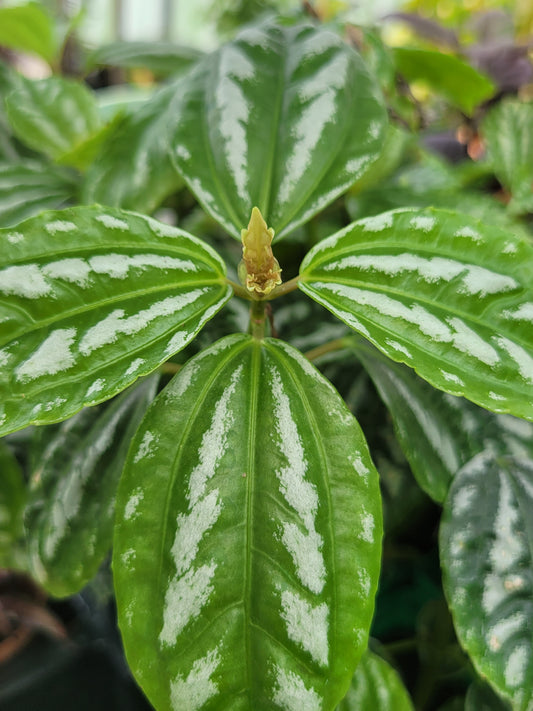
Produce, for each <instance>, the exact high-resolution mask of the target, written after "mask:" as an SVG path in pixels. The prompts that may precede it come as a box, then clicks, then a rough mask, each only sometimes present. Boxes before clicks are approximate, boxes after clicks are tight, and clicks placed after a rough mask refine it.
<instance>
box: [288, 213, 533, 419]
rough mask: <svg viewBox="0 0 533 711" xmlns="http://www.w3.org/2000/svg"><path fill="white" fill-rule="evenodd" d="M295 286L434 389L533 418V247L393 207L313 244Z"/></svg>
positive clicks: (452, 218) (445, 217)
mask: <svg viewBox="0 0 533 711" xmlns="http://www.w3.org/2000/svg"><path fill="white" fill-rule="evenodd" d="M299 285H300V288H301V289H302V290H303V291H304V292H305V293H306V294H308V295H309V296H311V297H312V298H313V299H315V300H316V301H318V302H319V303H321V304H322V305H323V306H325V307H326V308H328V309H329V310H330V311H332V312H333V313H334V314H335V315H336V316H338V317H339V318H340V319H342V320H343V321H344V322H345V323H347V324H348V325H349V326H351V327H352V328H353V329H355V330H356V331H358V332H359V333H360V334H361V335H363V336H365V337H366V338H367V339H368V340H370V341H371V342H372V343H373V344H374V345H376V346H377V347H378V348H379V349H380V350H381V351H382V352H383V353H385V355H387V356H389V357H390V358H392V359H393V360H395V361H398V362H403V363H406V364H407V365H409V366H411V367H412V368H414V369H415V370H416V371H417V372H418V374H419V375H420V376H422V377H423V378H424V379H426V380H427V381H428V382H430V383H431V384H432V385H434V386H436V387H437V388H440V389H441V390H445V391H447V392H450V393H452V394H454V395H464V396H465V397H467V398H469V399H470V400H473V401H474V402H476V403H477V404H479V405H481V406H482V407H486V408H487V409H490V410H493V411H495V412H506V413H511V414H514V415H516V416H518V417H524V418H527V419H533V328H532V324H533V288H532V285H533V247H532V246H531V244H530V242H529V241H527V240H525V239H521V238H519V237H516V236H514V235H512V234H511V233H508V232H504V231H502V230H499V229H497V228H494V227H491V226H488V225H484V224H482V223H480V222H478V221H477V220H474V219H472V218H469V217H468V216H466V215H461V214H459V213H453V212H448V211H444V210H431V209H430V210H399V211H396V212H389V213H384V214H382V215H377V216H375V217H370V218H367V219H365V220H360V221H358V222H355V223H353V224H351V225H349V226H348V227H346V228H345V229H344V230H341V231H340V232H338V233H337V234H335V235H333V236H332V237H330V238H328V239H326V240H324V241H322V242H321V243H319V244H318V245H317V246H316V247H315V248H314V249H312V250H311V252H309V253H308V254H307V256H306V257H305V259H304V261H303V262H302V266H301V281H300V282H299Z"/></svg>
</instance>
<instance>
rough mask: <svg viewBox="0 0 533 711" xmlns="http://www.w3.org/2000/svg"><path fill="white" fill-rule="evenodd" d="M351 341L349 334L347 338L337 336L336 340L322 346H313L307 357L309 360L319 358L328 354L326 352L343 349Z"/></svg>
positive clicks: (306, 354)
mask: <svg viewBox="0 0 533 711" xmlns="http://www.w3.org/2000/svg"><path fill="white" fill-rule="evenodd" d="M349 342H350V340H349V336H348V337H345V338H336V339H335V340H334V341H329V343H324V344H323V345H321V346H317V347H316V348H312V349H311V350H310V351H307V353H305V357H306V358H307V359H308V360H317V359H318V358H320V357H321V356H323V355H326V353H333V352H335V351H342V349H343V348H346V347H347V346H348V344H349Z"/></svg>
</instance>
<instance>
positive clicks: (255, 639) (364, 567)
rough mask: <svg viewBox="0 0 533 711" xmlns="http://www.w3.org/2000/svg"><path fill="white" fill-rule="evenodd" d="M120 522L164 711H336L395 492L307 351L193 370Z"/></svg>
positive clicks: (126, 567)
mask: <svg viewBox="0 0 533 711" xmlns="http://www.w3.org/2000/svg"><path fill="white" fill-rule="evenodd" d="M116 522H117V523H116V534H115V541H114V553H113V556H114V557H113V569H114V578H115V589H116V595H117V604H118V610H119V623H120V627H121V630H122V635H123V639H124V644H125V649H126V655H127V658H128V661H129V663H130V666H131V668H132V669H133V671H134V673H135V675H136V677H137V679H138V681H139V683H140V684H141V686H142V687H143V689H144V690H145V692H146V694H147V695H148V697H149V699H150V700H151V702H152V703H153V704H154V706H155V707H156V708H157V709H158V711H170V710H172V711H182V709H195V711H199V710H200V709H220V710H222V709H229V708H239V709H242V710H243V711H244V710H245V709H249V710H250V711H252V710H253V711H267V709H268V710H269V711H271V710H272V709H283V711H302V709H306V711H319V710H320V711H322V710H324V711H325V710H326V709H328V710H331V709H334V708H335V705H336V704H337V703H338V702H339V701H340V699H341V698H342V697H343V696H344V694H345V693H346V691H347V689H348V686H349V683H350V680H351V677H352V674H353V670H354V667H355V665H356V662H357V661H358V659H359V657H360V656H361V654H362V652H363V650H364V649H365V646H366V642H367V635H368V628H369V624H370V620H371V617H372V610H373V598H374V593H375V590H376V585H377V578H378V570H379V559H380V546H381V525H382V524H381V508H380V497H379V487H378V481H377V473H376V471H375V469H374V467H373V465H372V462H371V460H370V456H369V453H368V450H367V447H366V443H365V441H364V438H363V436H362V433H361V431H360V429H359V427H358V425H357V423H356V421H355V420H354V418H353V416H352V415H351V414H350V412H349V411H348V409H347V407H346V405H345V404H344V402H343V401H342V400H341V398H340V396H339V395H338V393H337V392H336V391H335V390H334V389H333V387H332V386H331V385H330V384H329V383H328V381H326V380H324V378H323V377H322V376H321V375H320V374H319V373H318V371H316V370H315V369H314V368H313V367H312V366H311V365H310V364H309V362H308V361H307V360H306V359H305V358H304V357H303V356H302V355H301V354H300V353H299V352H298V351H295V350H294V349H293V348H291V347H290V346H288V345H287V344H285V343H283V342H282V341H277V340H273V339H266V340H264V341H258V340H254V339H253V338H251V337H249V336H242V335H234V336H229V337H227V338H225V339H223V340H221V341H218V342H217V343H215V344H214V345H213V346H211V347H210V348H209V349H207V350H205V351H202V352H201V353H200V354H199V355H197V356H196V357H195V358H193V359H192V360H191V361H189V363H188V364H187V365H186V366H185V367H184V368H183V369H182V370H181V371H180V372H179V373H178V375H177V376H175V378H174V379H173V380H172V382H171V383H170V385H169V386H167V388H166V389H165V390H164V391H163V393H161V395H160V396H159V397H158V399H157V400H156V401H155V403H154V404H153V405H152V407H151V409H150V410H149V411H148V413H147V415H146V417H145V419H144V421H143V423H142V424H141V426H140V428H139V431H138V433H137V435H136V437H135V440H134V442H133V444H132V447H131V450H130V454H129V457H128V461H127V463H126V467H125V471H124V475H123V477H122V479H121V481H120V485H119V492H118V496H117V518H116ZM147 611H149V614H147Z"/></svg>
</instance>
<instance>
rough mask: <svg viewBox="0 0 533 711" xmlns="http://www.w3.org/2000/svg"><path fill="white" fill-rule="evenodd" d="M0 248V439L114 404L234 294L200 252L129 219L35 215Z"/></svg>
mask: <svg viewBox="0 0 533 711" xmlns="http://www.w3.org/2000/svg"><path fill="white" fill-rule="evenodd" d="M0 244H1V245H2V249H1V251H0V293H1V294H2V296H3V299H2V301H1V302H0V365H1V366H2V368H1V370H0V433H7V432H12V431H14V430H16V429H20V428H22V427H25V426H26V425H28V424H30V423H33V424H46V423H50V422H57V421H58V420H61V419H65V418H67V417H69V416H70V415H73V414H74V413H75V412H77V411H78V410H80V409H81V407H83V406H86V405H94V404H96V403H99V402H102V401H103V400H106V399H108V398H110V397H112V396H113V395H115V394H117V393H118V392H120V391H121V390H123V389H124V388H126V387H127V386H128V385H130V384H131V383H133V382H134V381H135V380H136V379H137V378H138V377H139V376H140V375H146V374H147V373H150V372H151V371H152V370H154V369H155V368H157V367H158V366H159V365H160V364H161V363H163V362H164V361H165V360H167V359H168V358H169V357H170V356H171V355H173V354H174V353H177V352H178V351H179V350H181V349H182V348H184V347H185V346H186V345H187V344H188V343H189V342H190V341H191V340H192V339H193V338H194V336H195V335H196V334H197V333H198V331H199V330H200V329H201V328H202V326H203V325H204V324H205V323H206V321H208V320H209V319H210V318H211V317H212V316H213V315H214V314H215V313H216V312H217V311H218V310H219V309H220V308H221V307H222V306H223V304H224V303H225V302H226V301H227V300H228V299H229V298H230V297H231V288H230V287H229V286H228V285H227V284H226V281H225V268H224V264H223V263H222V261H221V260H220V258H219V257H218V255H217V254H216V253H215V252H214V251H213V250H211V249H210V248H209V247H208V246H207V245H205V244H204V243H203V242H201V241H200V240H198V239H196V238H194V237H192V236H191V235H188V234H187V233H186V232H183V231H182V230H179V229H176V228H174V227H170V226H169V225H164V224H161V223H159V222H156V221H155V220H152V219H151V218H149V217H145V216H143V215H137V214H135V213H131V212H126V211H124V210H115V209H112V208H105V209H104V208H100V207H90V208H89V207H78V208H71V209H68V210H62V211H58V212H46V213H42V214H41V215H39V216H38V217H35V218H32V219H31V220H28V221H27V222H23V223H22V224H20V225H17V226H16V227H13V228H9V229H5V230H0Z"/></svg>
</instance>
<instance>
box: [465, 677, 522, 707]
mask: <svg viewBox="0 0 533 711" xmlns="http://www.w3.org/2000/svg"><path fill="white" fill-rule="evenodd" d="M465 711H511V706H510V705H509V703H508V702H507V701H504V700H503V699H502V698H500V697H499V696H498V695H497V694H496V692H495V691H493V689H492V688H491V687H490V686H489V685H488V684H486V683H485V682H482V681H476V682H474V683H473V684H470V686H469V687H468V691H467V693H466V698H465Z"/></svg>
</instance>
